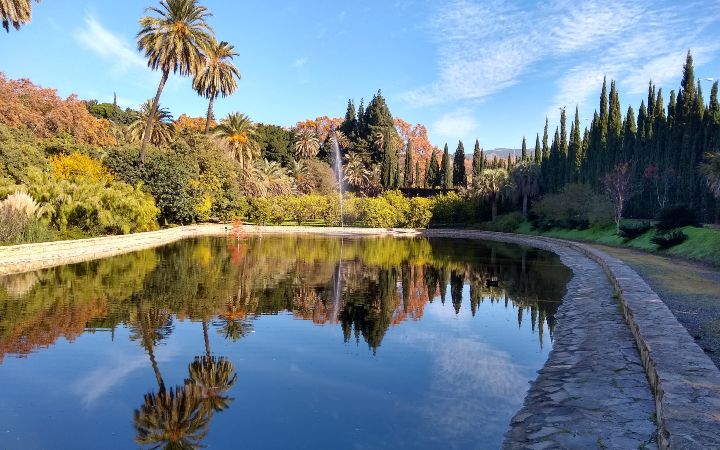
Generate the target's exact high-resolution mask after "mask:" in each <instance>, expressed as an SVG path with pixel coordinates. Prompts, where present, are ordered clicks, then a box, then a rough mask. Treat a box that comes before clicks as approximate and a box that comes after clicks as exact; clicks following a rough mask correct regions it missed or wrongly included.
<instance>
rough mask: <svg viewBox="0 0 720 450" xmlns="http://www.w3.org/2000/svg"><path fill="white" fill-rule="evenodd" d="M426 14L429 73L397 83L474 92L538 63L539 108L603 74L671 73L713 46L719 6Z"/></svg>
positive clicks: (410, 97)
mask: <svg viewBox="0 0 720 450" xmlns="http://www.w3.org/2000/svg"><path fill="white" fill-rule="evenodd" d="M438 11H439V12H438V14H437V15H436V16H435V18H433V19H432V20H431V21H430V22H429V24H428V33H429V34H430V36H431V37H432V39H433V41H434V42H435V43H436V47H437V69H438V75H437V79H436V81H434V82H433V83H430V84H428V85H425V86H421V87H419V88H417V89H414V90H411V91H408V92H405V93H403V94H402V98H403V99H404V100H406V101H407V102H408V103H410V104H412V105H415V106H426V105H433V104H440V103H451V102H456V101H471V102H472V101H479V100H482V99H484V98H486V97H488V96H490V95H492V94H495V93H497V92H499V91H501V90H503V89H506V88H508V87H511V86H513V85H516V84H517V83H519V82H521V81H522V79H523V77H524V76H527V75H529V74H532V73H533V72H542V73H546V74H549V75H551V76H555V77H557V80H558V81H557V82H556V92H555V95H554V96H553V99H552V101H551V104H550V105H549V108H548V111H549V112H552V111H556V110H557V107H559V106H572V105H574V104H575V103H580V104H582V103H583V102H585V101H587V100H588V99H589V98H590V97H591V96H592V95H594V93H596V91H597V90H598V86H599V82H601V80H602V77H603V76H604V75H607V76H608V77H609V78H610V77H612V78H616V79H617V80H618V83H619V84H620V85H621V86H622V87H624V88H625V91H626V92H630V93H637V92H642V91H643V90H645V89H647V83H648V81H649V79H650V78H652V79H653V80H654V81H655V82H656V83H657V84H658V85H661V84H662V83H664V82H667V81H670V80H672V79H674V78H676V77H677V76H678V75H679V72H680V70H681V68H682V60H683V58H684V55H685V52H686V51H687V50H688V49H689V48H690V49H692V50H693V53H694V55H695V57H696V60H697V61H698V62H702V61H706V60H709V59H710V57H711V55H712V52H713V51H715V50H717V49H718V48H720V45H718V44H715V42H718V40H717V35H716V34H715V35H712V33H708V31H709V29H710V27H711V26H717V24H718V22H720V7H717V6H712V5H707V4H704V5H703V4H694V3H686V4H678V3H677V2H672V1H669V0H667V1H665V2H658V1H654V0H585V1H584V2H581V3H577V2H574V1H571V0H552V1H550V2H546V3H543V4H541V5H540V6H532V5H528V6H518V4H517V3H516V2H513V1H510V0H490V1H484V2H480V1H477V0H451V1H449V2H448V3H444V4H443V5H442V6H441V7H440V8H439V10H438Z"/></svg>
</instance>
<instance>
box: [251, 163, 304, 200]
mask: <svg viewBox="0 0 720 450" xmlns="http://www.w3.org/2000/svg"><path fill="white" fill-rule="evenodd" d="M294 187H295V186H294V180H293V179H292V178H291V177H290V175H289V174H288V171H287V169H285V168H284V167H283V166H281V165H280V163H278V162H276V161H268V160H267V159H264V160H262V161H258V162H257V163H256V164H255V165H254V166H253V167H252V169H250V170H248V171H246V191H248V193H249V194H251V195H256V196H260V197H264V196H268V195H269V196H277V195H288V194H292V193H293V190H294Z"/></svg>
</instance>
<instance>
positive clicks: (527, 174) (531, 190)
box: [510, 160, 540, 217]
mask: <svg viewBox="0 0 720 450" xmlns="http://www.w3.org/2000/svg"><path fill="white" fill-rule="evenodd" d="M510 176H511V178H512V180H513V182H514V183H515V186H516V187H517V190H518V193H519V194H520V195H522V199H523V209H522V211H523V216H525V217H527V209H528V198H530V197H533V196H535V195H537V194H538V192H540V166H539V165H538V164H537V163H535V162H534V161H530V160H524V161H520V162H519V163H518V164H517V165H516V166H515V167H513V169H512V171H511V172H510Z"/></svg>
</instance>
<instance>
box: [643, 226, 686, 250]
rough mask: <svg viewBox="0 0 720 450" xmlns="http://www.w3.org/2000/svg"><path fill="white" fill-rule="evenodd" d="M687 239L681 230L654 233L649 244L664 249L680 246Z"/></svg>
mask: <svg viewBox="0 0 720 450" xmlns="http://www.w3.org/2000/svg"><path fill="white" fill-rule="evenodd" d="M687 238H688V236H687V234H685V233H683V231H682V230H672V231H666V232H658V233H656V234H655V236H653V237H652V239H650V242H652V243H653V244H655V245H657V246H658V247H659V248H661V249H666V248H670V247H674V246H676V245H679V244H682V243H683V242H685V240H686V239H687Z"/></svg>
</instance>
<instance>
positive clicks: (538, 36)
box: [0, 0, 720, 148]
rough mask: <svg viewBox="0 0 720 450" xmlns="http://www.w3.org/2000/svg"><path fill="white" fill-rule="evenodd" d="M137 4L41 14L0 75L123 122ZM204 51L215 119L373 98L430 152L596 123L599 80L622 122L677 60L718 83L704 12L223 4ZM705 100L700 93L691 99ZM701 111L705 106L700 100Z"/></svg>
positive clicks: (15, 41)
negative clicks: (612, 94) (217, 53)
mask: <svg viewBox="0 0 720 450" xmlns="http://www.w3.org/2000/svg"><path fill="white" fill-rule="evenodd" d="M152 3H153V2H151V1H149V0H123V1H121V2H120V1H101V0H53V1H49V0H48V1H44V2H42V3H40V4H39V5H35V4H34V5H33V8H34V16H33V22H32V23H31V24H30V25H28V26H25V27H23V28H22V29H21V30H20V31H19V32H16V31H11V32H10V33H9V34H5V33H2V34H0V71H2V72H5V73H6V74H7V75H8V76H9V77H11V78H20V77H27V78H30V79H32V80H33V81H34V82H36V83H38V84H41V85H43V86H47V87H54V88H57V89H58V91H59V93H60V94H61V95H63V96H65V95H69V94H71V93H76V94H78V95H79V96H80V97H81V98H97V99H99V100H100V101H111V100H112V95H113V91H115V92H117V95H118V99H119V103H120V104H121V105H122V106H131V107H137V105H139V104H140V103H141V102H142V101H144V100H145V99H147V98H150V97H151V96H152V95H153V94H154V92H155V89H156V86H157V82H158V80H159V75H158V74H157V73H153V72H151V71H150V70H149V69H147V68H146V65H145V61H144V60H143V58H142V56H141V55H140V54H139V53H137V51H136V50H135V34H136V32H137V30H138V25H137V20H138V18H139V17H140V16H141V15H143V11H144V8H145V7H146V6H148V5H150V4H152ZM203 4H204V5H206V6H207V7H208V8H209V9H210V10H211V11H212V12H213V13H214V14H215V16H214V17H213V18H212V19H211V20H212V22H211V23H212V25H213V27H214V28H215V31H216V34H217V36H218V39H221V40H226V41H229V42H231V43H232V44H234V45H235V47H236V49H237V50H238V52H239V53H240V56H239V57H238V58H237V61H236V64H237V66H238V68H239V69H240V71H241V72H242V75H243V79H242V81H241V82H240V88H239V90H238V92H237V94H235V95H234V96H232V97H230V98H228V99H224V100H219V101H218V102H217V103H216V113H217V114H218V115H219V116H221V115H224V114H226V113H228V112H230V111H241V112H244V113H246V114H248V115H250V117H251V118H252V119H253V120H255V121H259V122H265V123H275V124H279V125H283V126H285V125H292V124H294V123H295V122H297V121H299V120H304V119H308V118H314V117H316V116H318V115H329V116H342V115H343V114H344V112H345V107H346V103H347V99H348V98H351V97H352V98H355V99H356V100H357V101H359V99H360V97H365V100H366V103H367V100H368V99H369V98H370V97H372V95H373V93H374V92H376V91H377V90H378V89H382V91H383V94H384V95H385V96H386V97H387V99H388V102H389V105H390V108H391V110H392V113H393V114H394V115H395V116H399V117H402V118H403V119H405V120H407V121H409V122H411V123H423V124H425V125H426V126H427V127H428V131H429V133H430V139H431V141H432V142H433V143H435V144H437V145H442V144H443V143H444V142H446V141H447V142H450V146H451V147H454V146H455V143H456V142H457V140H458V139H463V140H464V141H465V144H466V147H468V146H471V143H472V142H473V141H474V140H475V139H476V138H478V139H480V142H481V144H482V145H483V147H485V148H495V147H519V144H520V141H521V139H522V137H523V135H526V136H528V141H529V145H532V144H533V143H534V139H535V132H537V131H541V129H542V126H543V124H544V119H545V116H546V115H548V116H549V117H550V120H551V123H552V122H553V121H555V122H556V121H557V118H558V115H559V112H558V111H559V110H558V108H559V107H561V106H567V107H568V108H569V109H573V108H574V106H575V104H576V103H577V104H579V105H580V109H581V119H584V118H585V117H588V116H591V115H592V112H593V110H594V109H595V108H596V104H597V98H598V95H599V86H600V83H601V81H602V77H603V75H607V76H608V77H609V78H615V79H617V80H618V86H619V89H620V98H621V101H622V103H623V105H624V108H625V109H626V108H627V105H628V104H630V103H631V104H633V107H635V108H636V110H637V105H638V104H639V102H640V99H641V98H642V97H644V95H645V93H646V91H647V83H648V81H649V80H650V79H651V78H652V79H653V81H655V83H656V84H657V85H658V86H660V87H663V88H664V91H665V92H666V95H665V98H666V99H667V98H668V95H667V93H668V92H669V90H670V89H676V88H677V85H678V84H679V80H680V74H681V69H682V63H683V61H684V58H685V53H686V52H687V50H688V49H691V50H692V51H693V55H694V57H695V62H696V74H697V76H698V77H712V78H720V2H717V1H714V0H703V1H689V2H676V1H656V0H636V1H626V0H585V1H582V2H573V1H569V0H550V1H545V2H537V3H535V2H521V1H509V0H489V1H471V0H447V1H440V0H437V1H413V0H395V1H380V0H373V1H371V0H368V1H363V2H347V1H343V2H338V1H326V0H320V1H312V2H308V1H300V0H284V1H279V0H266V1H262V2H259V1H244V2H239V1H227V0H225V1H223V0H204V1H203ZM190 85H191V82H190V80H189V79H187V78H177V77H172V78H171V80H170V82H169V83H168V86H167V88H166V90H165V92H164V93H163V97H162V100H161V103H162V104H163V105H164V106H166V107H168V108H170V110H171V111H172V112H173V114H175V116H176V117H177V116H179V115H180V113H183V112H185V113H188V114H190V115H194V116H200V115H203V114H204V112H205V109H206V107H207V105H206V102H205V100H203V99H201V98H199V97H198V96H197V95H195V93H194V92H193V91H192V89H191V87H190ZM709 88H710V85H709V84H706V85H705V93H706V96H707V94H708V93H709ZM706 98H707V97H706Z"/></svg>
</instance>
